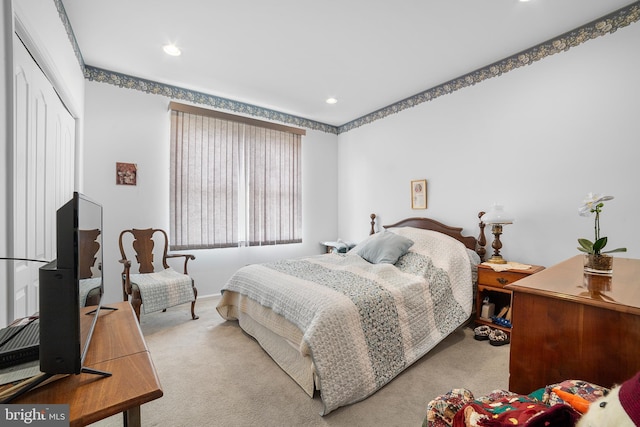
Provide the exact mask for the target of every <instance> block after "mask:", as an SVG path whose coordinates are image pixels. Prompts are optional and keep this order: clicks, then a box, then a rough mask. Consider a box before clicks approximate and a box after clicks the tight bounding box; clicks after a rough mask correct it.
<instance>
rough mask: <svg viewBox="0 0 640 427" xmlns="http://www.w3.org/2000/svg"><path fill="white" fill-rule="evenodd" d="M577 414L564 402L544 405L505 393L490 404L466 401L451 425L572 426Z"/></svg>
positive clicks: (456, 426)
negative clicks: (506, 395) (504, 395)
mask: <svg viewBox="0 0 640 427" xmlns="http://www.w3.org/2000/svg"><path fill="white" fill-rule="evenodd" d="M579 417H580V414H579V413H578V412H576V411H575V410H574V409H573V408H572V407H570V406H569V405H566V404H557V405H553V406H549V405H545V404H544V403H541V402H539V401H537V400H535V399H533V398H531V397H528V396H522V395H517V396H508V397H505V398H503V399H501V400H499V401H496V402H492V403H478V402H473V403H468V404H466V405H465V406H464V407H463V408H462V409H461V410H459V411H458V412H457V413H456V415H455V417H454V419H453V426H454V427H506V426H518V425H520V426H526V427H544V426H565V427H571V426H574V425H575V423H576V422H577V420H578V418H579Z"/></svg>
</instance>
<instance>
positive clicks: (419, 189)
mask: <svg viewBox="0 0 640 427" xmlns="http://www.w3.org/2000/svg"><path fill="white" fill-rule="evenodd" d="M411 209H427V180H426V179H416V180H413V181H411Z"/></svg>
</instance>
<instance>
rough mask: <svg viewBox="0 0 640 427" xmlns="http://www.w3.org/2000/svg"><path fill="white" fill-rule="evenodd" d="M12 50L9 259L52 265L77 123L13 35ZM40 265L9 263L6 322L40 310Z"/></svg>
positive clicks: (70, 189) (68, 193) (69, 180)
mask: <svg viewBox="0 0 640 427" xmlns="http://www.w3.org/2000/svg"><path fill="white" fill-rule="evenodd" d="M13 45H14V64H15V68H14V107H15V128H14V129H15V132H14V141H13V143H14V145H13V172H14V174H13V212H12V219H13V242H12V243H13V256H14V257H17V258H29V259H37V260H53V259H55V257H56V248H55V231H56V230H55V226H56V223H55V213H56V210H57V208H58V207H60V206H61V205H62V204H63V203H65V202H66V201H67V200H68V199H70V198H71V196H72V194H73V187H74V185H73V183H74V171H75V168H74V164H75V121H74V119H73V117H71V114H69V112H68V111H67V109H66V108H65V107H64V105H63V104H62V101H61V100H60V98H59V97H58V95H57V94H56V92H55V90H54V89H53V86H52V85H51V83H50V82H49V80H47V78H46V76H45V75H44V74H43V73H42V71H41V70H40V68H39V67H38V65H37V64H36V63H35V61H34V60H33V58H32V57H31V55H29V52H28V51H27V49H26V48H25V47H24V45H23V44H22V42H21V41H20V39H18V38H17V37H16V36H15V35H14V42H13ZM42 265H43V264H41V263H38V262H33V261H19V262H18V261H14V262H13V281H12V282H13V283H12V284H11V283H10V284H9V286H10V290H9V292H10V295H13V300H12V302H13V306H12V307H10V308H9V318H14V319H16V318H20V317H24V316H28V315H31V314H33V313H35V312H36V311H38V269H39V268H40V267H41V266H42ZM11 285H13V287H12V289H11Z"/></svg>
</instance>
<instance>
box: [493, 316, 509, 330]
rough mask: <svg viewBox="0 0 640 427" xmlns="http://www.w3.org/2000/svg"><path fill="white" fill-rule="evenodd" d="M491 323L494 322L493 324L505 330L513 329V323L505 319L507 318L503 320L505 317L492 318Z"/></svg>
mask: <svg viewBox="0 0 640 427" xmlns="http://www.w3.org/2000/svg"><path fill="white" fill-rule="evenodd" d="M491 321H492V322H493V323H495V324H496V325H500V326H503V327H505V328H510V327H511V322H509V321H508V320H507V319H505V318H503V317H496V316H493V317H492V318H491Z"/></svg>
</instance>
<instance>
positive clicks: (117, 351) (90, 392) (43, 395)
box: [12, 301, 163, 427]
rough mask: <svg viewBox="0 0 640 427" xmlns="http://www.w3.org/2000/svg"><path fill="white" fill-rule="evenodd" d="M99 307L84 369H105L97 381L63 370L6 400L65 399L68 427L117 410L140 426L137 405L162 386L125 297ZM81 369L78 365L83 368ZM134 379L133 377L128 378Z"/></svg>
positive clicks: (159, 392)
mask: <svg viewBox="0 0 640 427" xmlns="http://www.w3.org/2000/svg"><path fill="white" fill-rule="evenodd" d="M113 306H114V308H116V309H117V310H113V311H102V310H100V314H99V317H100V319H99V320H98V322H96V325H95V329H94V331H93V337H92V339H91V345H90V346H89V351H88V352H87V355H86V358H85V360H84V365H85V368H86V369H90V370H95V371H101V372H110V373H111V374H112V375H111V376H107V377H103V378H102V379H100V381H94V380H92V379H87V376H86V375H68V376H65V377H62V378H59V379H55V380H54V381H50V382H48V383H46V384H44V385H41V386H40V387H38V388H34V389H33V390H31V391H30V392H29V393H25V394H24V395H22V396H20V397H19V398H17V399H14V401H13V402H12V403H16V404H25V403H33V404H42V403H47V404H68V405H69V425H70V427H75V426H84V425H88V424H92V423H95V422H96V421H99V420H101V419H104V418H107V417H110V416H112V415H114V414H117V413H119V412H122V413H123V414H124V425H126V426H128V427H135V426H140V421H141V420H140V405H142V404H143V403H146V402H150V401H152V400H155V399H158V398H160V397H162V394H163V392H162V388H161V387H160V381H159V379H158V375H157V374H156V370H155V367H154V366H153V361H152V360H151V355H150V353H149V350H148V349H147V345H146V343H145V341H144V337H143V336H142V332H141V331H140V326H139V325H138V321H137V319H136V316H135V314H134V312H133V309H132V307H131V304H130V303H129V302H128V301H124V302H119V303H116V304H114V305H113ZM85 368H83V369H85ZM132 379H137V380H132Z"/></svg>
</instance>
